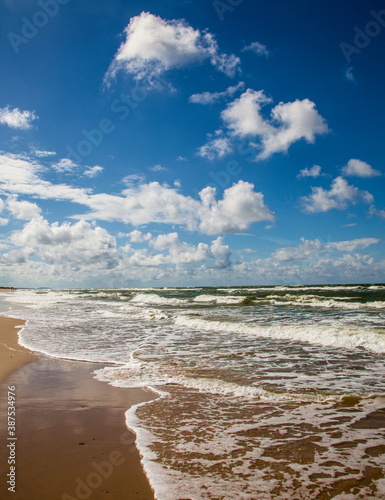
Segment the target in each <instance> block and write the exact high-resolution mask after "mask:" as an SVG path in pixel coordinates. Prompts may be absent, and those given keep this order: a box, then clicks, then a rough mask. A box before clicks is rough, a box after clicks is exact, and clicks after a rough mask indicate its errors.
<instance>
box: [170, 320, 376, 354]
mask: <svg viewBox="0 0 385 500" xmlns="http://www.w3.org/2000/svg"><path fill="white" fill-rule="evenodd" d="M175 324H176V325H178V326H184V327H190V328H194V329H199V330H203V331H213V332H221V331H226V332H233V333H238V334H246V335H250V336H257V337H266V338H271V339H278V340H279V339H281V340H293V341H300V342H307V343H310V344H316V345H322V346H325V347H333V348H343V349H357V348H363V349H366V350H368V351H371V352H375V353H385V332H383V333H381V332H378V333H376V332H373V331H367V330H366V331H365V330H363V329H362V328H360V329H357V330H353V329H350V330H346V329H342V328H339V329H338V328H336V327H333V328H332V327H328V328H327V327H324V326H323V327H322V326H319V325H309V326H305V325H301V326H297V325H282V324H281V325H274V326H270V325H250V324H249V323H248V324H245V323H240V322H239V323H236V322H231V321H216V320H208V319H202V318H193V317H191V316H187V315H181V316H178V317H176V318H175Z"/></svg>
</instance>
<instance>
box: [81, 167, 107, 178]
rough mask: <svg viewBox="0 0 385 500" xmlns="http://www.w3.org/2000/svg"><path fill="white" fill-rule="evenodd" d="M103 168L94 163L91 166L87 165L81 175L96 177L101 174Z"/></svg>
mask: <svg viewBox="0 0 385 500" xmlns="http://www.w3.org/2000/svg"><path fill="white" fill-rule="evenodd" d="M103 170H104V169H103V167H101V166H99V165H95V166H93V167H87V168H86V170H84V172H83V175H85V176H86V177H96V176H98V175H99V174H101V173H102V172H103Z"/></svg>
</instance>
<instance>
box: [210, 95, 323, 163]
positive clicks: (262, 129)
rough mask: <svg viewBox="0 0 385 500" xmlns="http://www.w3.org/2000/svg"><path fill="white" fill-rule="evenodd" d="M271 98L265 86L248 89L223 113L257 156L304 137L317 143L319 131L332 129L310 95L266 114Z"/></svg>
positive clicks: (280, 149) (266, 155)
mask: <svg viewBox="0 0 385 500" xmlns="http://www.w3.org/2000/svg"><path fill="white" fill-rule="evenodd" d="M271 102H272V99H271V98H269V97H267V96H266V95H265V93H264V91H263V90H258V91H257V90H252V89H247V90H246V91H245V92H244V93H243V94H242V95H241V96H240V97H239V98H237V99H235V100H234V101H233V102H231V103H229V104H228V106H227V107H226V108H225V109H224V110H223V111H222V113H221V118H222V120H223V122H224V124H225V126H226V127H227V129H228V135H229V136H231V137H235V138H238V139H246V140H248V141H249V144H250V146H252V147H254V148H255V149H256V151H257V153H256V159H257V160H263V159H267V158H269V157H270V156H272V155H273V154H274V153H285V152H287V151H288V149H289V148H290V146H291V145H292V144H294V143H295V142H297V141H299V140H301V139H304V140H306V141H307V142H308V143H314V141H315V138H316V136H317V135H321V134H326V133H327V132H328V126H327V123H326V121H325V120H324V118H323V117H322V116H321V115H320V114H319V113H318V111H317V109H316V105H315V103H314V102H312V101H310V100H309V99H303V100H296V101H294V102H288V103H283V102H281V103H279V104H277V105H276V106H275V107H274V108H273V109H272V110H271V114H270V117H269V118H265V117H264V116H263V115H262V107H263V106H265V105H266V104H269V103H271ZM201 151H202V148H201ZM203 151H204V149H203Z"/></svg>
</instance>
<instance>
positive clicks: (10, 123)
mask: <svg viewBox="0 0 385 500" xmlns="http://www.w3.org/2000/svg"><path fill="white" fill-rule="evenodd" d="M0 11H1V12H0V61H1V73H0V233H1V239H0V285H1V286H7V285H8V286H16V287H58V288H64V287H139V286H143V287H152V286H182V287H183V286H236V285H300V284H328V283H330V284H334V283H375V282H377V283H379V282H384V281H385V246H384V237H385V190H384V187H385V182H384V179H385V163H384V161H385V158H384V144H385V141H384V118H383V117H384V116H385V99H384V90H383V89H384V88H385V67H384V63H383V61H384V52H385V5H384V3H383V2H380V1H375V0H368V1H365V2H364V1H362V0H361V1H357V0H349V1H347V0H341V1H339V2H335V1H331V0H322V1H321V0H311V1H309V0H293V1H291V2H288V1H287V0H269V1H267V0H258V1H252V0H213V1H207V0H194V1H190V0H165V1H162V2H159V1H150V0H141V1H140V2H139V1H123V0H110V1H108V2H106V1H102V0H92V1H90V0H38V1H35V0H0Z"/></svg>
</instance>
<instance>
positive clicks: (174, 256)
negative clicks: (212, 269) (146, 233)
mask: <svg viewBox="0 0 385 500" xmlns="http://www.w3.org/2000/svg"><path fill="white" fill-rule="evenodd" d="M150 244H151V246H152V247H153V248H155V249H156V250H160V251H162V250H167V251H168V256H165V257H164V262H168V263H171V264H196V263H199V262H205V261H207V260H209V259H211V258H212V257H213V254H212V253H211V251H210V247H209V246H208V245H207V244H206V243H198V245H197V246H193V245H188V244H187V243H185V242H182V241H180V240H179V236H178V234H177V233H175V232H174V233H169V234H160V235H159V236H157V237H156V238H154V239H153V240H152V241H151V242H150Z"/></svg>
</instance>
